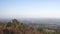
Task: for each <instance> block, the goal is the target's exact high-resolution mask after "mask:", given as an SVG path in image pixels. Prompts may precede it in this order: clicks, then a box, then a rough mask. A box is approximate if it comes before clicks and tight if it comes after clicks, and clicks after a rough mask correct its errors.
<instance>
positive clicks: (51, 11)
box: [0, 0, 60, 18]
mask: <svg viewBox="0 0 60 34" xmlns="http://www.w3.org/2000/svg"><path fill="white" fill-rule="evenodd" d="M0 17H5V18H10V17H15V18H20V17H23V18H60V0H0Z"/></svg>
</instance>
